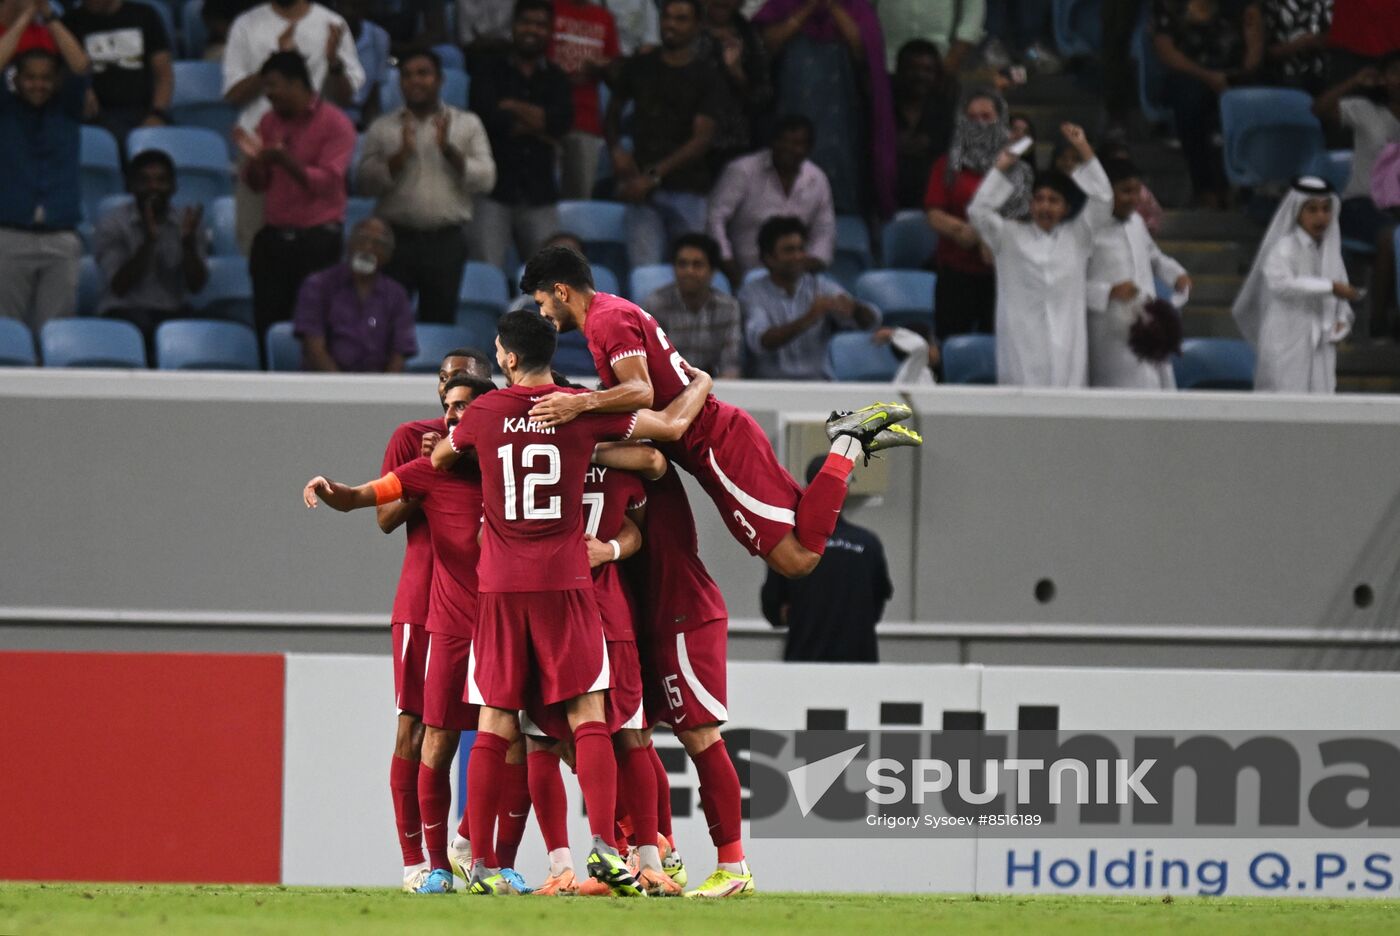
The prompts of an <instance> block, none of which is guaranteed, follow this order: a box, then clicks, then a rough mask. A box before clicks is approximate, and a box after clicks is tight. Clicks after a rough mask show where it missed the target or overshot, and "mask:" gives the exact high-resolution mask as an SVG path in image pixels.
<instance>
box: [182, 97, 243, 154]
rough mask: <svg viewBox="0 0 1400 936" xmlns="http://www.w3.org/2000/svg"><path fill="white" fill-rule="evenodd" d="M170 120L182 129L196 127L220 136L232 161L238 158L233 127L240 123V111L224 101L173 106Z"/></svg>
mask: <svg viewBox="0 0 1400 936" xmlns="http://www.w3.org/2000/svg"><path fill="white" fill-rule="evenodd" d="M170 118H171V119H172V120H173V121H175V123H176V124H178V125H179V126H181V127H196V128H200V129H203V130H208V131H210V132H212V133H216V134H218V135H219V138H220V139H221V140H223V141H224V149H225V150H226V152H227V153H228V158H229V159H230V160H231V161H232V160H234V159H235V158H236V154H235V152H234V151H235V148H236V146H237V144H235V143H234V142H233V126H234V124H236V123H237V122H238V110H237V109H236V108H234V107H233V106H232V105H230V104H225V103H224V102H223V101H195V102H191V103H188V104H172V105H171V107H170Z"/></svg>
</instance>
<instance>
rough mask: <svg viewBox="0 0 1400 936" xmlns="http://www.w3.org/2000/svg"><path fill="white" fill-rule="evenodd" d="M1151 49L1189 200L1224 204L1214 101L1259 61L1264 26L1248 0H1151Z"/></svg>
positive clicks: (1247, 75) (1254, 69)
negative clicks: (1181, 159)
mask: <svg viewBox="0 0 1400 936" xmlns="http://www.w3.org/2000/svg"><path fill="white" fill-rule="evenodd" d="M1152 18H1153V32H1154V35H1153V40H1152V42H1153V48H1154V49H1155V50H1156V52H1157V58H1158V59H1159V60H1160V61H1161V63H1162V66H1163V69H1164V73H1163V76H1162V85H1163V91H1164V93H1165V95H1166V99H1167V104H1168V106H1169V107H1171V109H1172V113H1173V114H1174V115H1175V117H1176V133H1177V136H1178V137H1179V138H1180V139H1181V152H1182V155H1183V156H1185V157H1186V165H1187V168H1188V169H1189V170H1190V171H1191V187H1192V189H1193V190H1194V191H1195V194H1196V200H1197V202H1198V203H1199V204H1200V205H1202V206H1204V207H1209V208H1219V207H1221V206H1222V205H1223V204H1224V203H1225V196H1226V189H1227V186H1226V183H1225V163H1224V159H1223V157H1222V155H1221V152H1220V95H1222V94H1224V93H1225V92H1226V91H1227V90H1229V88H1230V86H1231V85H1238V84H1241V83H1244V82H1246V81H1248V80H1250V78H1251V77H1252V76H1253V75H1254V74H1255V73H1256V72H1258V71H1259V68H1260V66H1262V65H1263V62H1264V21H1263V17H1262V16H1261V15H1260V13H1259V5H1258V4H1257V3H1255V2H1252V0H1211V2H1201V0H1153V3H1152Z"/></svg>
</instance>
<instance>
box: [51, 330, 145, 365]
mask: <svg viewBox="0 0 1400 936" xmlns="http://www.w3.org/2000/svg"><path fill="white" fill-rule="evenodd" d="M39 355H40V357H42V358H43V361H44V366H45V367H145V366H146V344H145V342H144V341H143V340H142V338H141V330H140V329H139V328H137V327H136V326H135V325H132V324H131V323H130V322H123V321H121V320H119V319H101V318H71V319H55V320H53V321H51V322H48V323H46V324H45V325H44V327H43V328H42V329H40V331H39Z"/></svg>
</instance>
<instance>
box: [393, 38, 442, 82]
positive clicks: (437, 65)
mask: <svg viewBox="0 0 1400 936" xmlns="http://www.w3.org/2000/svg"><path fill="white" fill-rule="evenodd" d="M414 59H427V60H428V61H429V62H432V63H433V72H434V73H435V74H436V75H437V76H438V77H439V78H441V77H442V56H440V55H438V54H437V53H436V52H434V51H433V50H432V49H430V48H428V47H427V46H417V47H415V48H412V49H409V50H408V51H407V52H405V53H404V54H403V55H401V56H399V70H400V71H402V70H403V67H404V65H406V64H407V63H409V62H411V61H413V60H414Z"/></svg>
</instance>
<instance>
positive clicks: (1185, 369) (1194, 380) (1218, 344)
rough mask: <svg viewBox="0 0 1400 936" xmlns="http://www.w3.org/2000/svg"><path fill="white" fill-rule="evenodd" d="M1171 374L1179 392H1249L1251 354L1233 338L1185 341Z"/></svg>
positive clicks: (1251, 386) (1248, 348)
mask: <svg viewBox="0 0 1400 936" xmlns="http://www.w3.org/2000/svg"><path fill="white" fill-rule="evenodd" d="M1172 370H1173V371H1174V372H1175V374H1176V385H1177V387H1178V388H1179V389H1181V390H1252V389H1253V388H1254V351H1253V350H1252V349H1251V348H1250V347H1249V345H1248V344H1247V343H1246V342H1244V341H1240V340H1239V339H1237V338H1188V339H1187V340H1186V341H1183V342H1182V343H1181V354H1180V355H1179V356H1178V357H1176V358H1175V359H1174V360H1173V362H1172Z"/></svg>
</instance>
